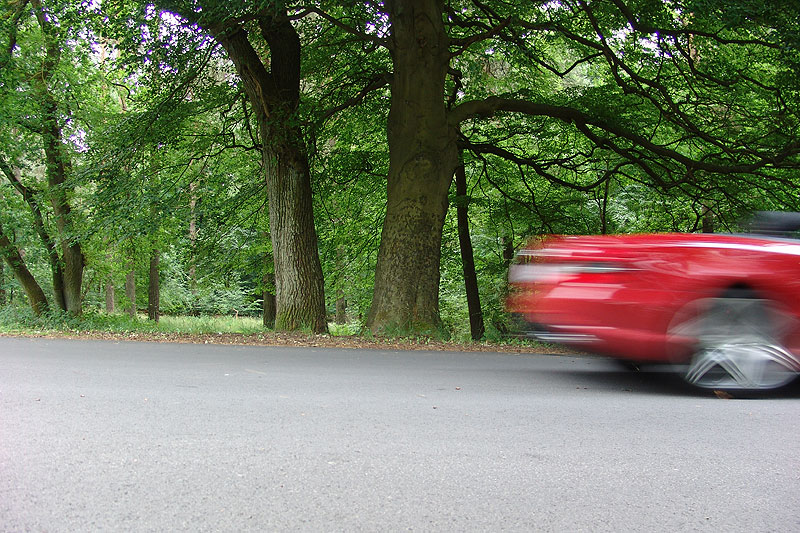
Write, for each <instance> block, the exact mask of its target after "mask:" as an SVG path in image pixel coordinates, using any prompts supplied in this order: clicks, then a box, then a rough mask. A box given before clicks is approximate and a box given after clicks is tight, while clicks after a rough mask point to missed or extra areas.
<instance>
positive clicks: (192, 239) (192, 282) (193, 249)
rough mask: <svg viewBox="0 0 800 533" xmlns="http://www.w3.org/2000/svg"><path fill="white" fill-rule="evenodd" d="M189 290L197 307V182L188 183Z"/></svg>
mask: <svg viewBox="0 0 800 533" xmlns="http://www.w3.org/2000/svg"><path fill="white" fill-rule="evenodd" d="M189 254H190V255H189V290H190V291H191V293H192V299H193V301H192V306H193V307H194V308H195V309H197V182H196V181H192V182H191V183H190V184H189Z"/></svg>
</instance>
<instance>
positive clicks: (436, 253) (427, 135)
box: [367, 0, 458, 334]
mask: <svg viewBox="0 0 800 533" xmlns="http://www.w3.org/2000/svg"><path fill="white" fill-rule="evenodd" d="M386 6H387V7H388V11H389V18H390V22H391V24H392V60H393V67H394V76H393V80H392V103H391V108H390V111H389V123H388V130H387V134H388V141H389V176H388V198H387V207H386V218H385V220H384V223H383V231H382V233H381V244H380V250H379V252H378V263H377V266H376V271H375V288H374V292H373V297H372V306H371V308H370V312H369V315H368V317H367V327H369V328H370V330H372V331H373V332H374V333H387V332H391V333H422V334H430V333H439V332H440V328H441V319H440V317H439V259H440V256H441V241H442V228H443V226H444V219H445V215H446V213H447V193H448V190H449V187H450V181H451V180H452V177H453V172H454V170H455V168H456V166H457V164H458V151H457V147H456V140H457V136H456V133H457V132H456V130H455V129H454V128H452V127H450V126H449V125H448V122H447V114H446V107H445V102H444V83H445V77H446V74H447V69H448V66H449V60H450V51H449V48H448V38H447V34H446V33H445V28H444V25H443V22H442V12H441V7H440V6H439V4H438V2H437V1H436V0H411V1H406V2H401V1H396V0H393V1H387V2H386Z"/></svg>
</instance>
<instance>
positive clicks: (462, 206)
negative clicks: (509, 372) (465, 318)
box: [455, 163, 486, 341]
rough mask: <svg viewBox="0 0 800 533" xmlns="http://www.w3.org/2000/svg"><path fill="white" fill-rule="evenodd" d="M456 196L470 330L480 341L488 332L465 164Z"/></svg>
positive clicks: (459, 173)
mask: <svg viewBox="0 0 800 533" xmlns="http://www.w3.org/2000/svg"><path fill="white" fill-rule="evenodd" d="M455 177H456V194H457V195H458V197H459V203H458V204H457V205H456V217H457V219H458V243H459V245H460V247H461V265H462V268H463V271H464V289H465V291H466V293H467V310H468V312H469V330H470V334H471V335H472V339H473V340H476V341H477V340H480V339H482V338H483V334H484V333H485V332H486V329H485V326H484V324H483V311H482V310H481V297H480V293H479V291H478V276H477V274H476V273H475V257H474V255H473V251H472V239H471V238H470V235H469V216H468V215H469V213H468V209H469V207H468V198H467V175H466V170H465V169H464V164H463V163H462V164H460V165H458V167H457V168H456V174H455Z"/></svg>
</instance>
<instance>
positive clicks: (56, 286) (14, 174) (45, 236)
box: [0, 159, 67, 311]
mask: <svg viewBox="0 0 800 533" xmlns="http://www.w3.org/2000/svg"><path fill="white" fill-rule="evenodd" d="M0 167H2V170H3V173H4V174H5V175H6V177H7V178H8V181H9V182H10V183H11V185H13V186H14V188H15V189H16V190H17V192H19V194H20V195H21V196H22V199H23V200H25V203H26V204H28V208H29V209H30V210H31V215H33V228H34V229H35V230H36V233H37V234H38V235H39V238H40V239H41V241H42V244H43V245H44V247H45V249H46V250H47V260H48V262H49V263H50V270H51V273H52V277H53V295H54V296H55V300H56V305H57V306H58V308H59V309H61V310H62V311H66V310H67V304H66V302H65V301H64V273H63V272H62V268H61V258H60V257H59V256H58V249H57V247H56V243H55V241H54V240H53V238H52V237H51V235H50V233H49V232H48V231H47V228H46V227H45V223H44V217H43V216H42V210H41V207H40V205H39V198H38V195H37V192H36V191H35V190H33V189H31V188H30V187H28V186H26V185H25V184H23V183H22V173H21V171H20V169H19V168H18V167H17V166H16V165H14V166H13V167H12V166H11V165H9V164H8V163H7V162H6V161H4V160H2V159H0Z"/></svg>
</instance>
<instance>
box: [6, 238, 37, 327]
mask: <svg viewBox="0 0 800 533" xmlns="http://www.w3.org/2000/svg"><path fill="white" fill-rule="evenodd" d="M0 256H2V258H3V260H5V262H6V263H7V264H8V266H9V268H11V271H12V272H13V273H14V276H15V277H16V278H17V281H19V284H20V285H21V286H22V290H24V291H25V294H26V295H27V296H28V303H29V304H30V306H31V309H33V313H34V314H35V315H36V316H39V315H41V314H42V313H43V312H45V311H47V310H48V308H49V307H48V304H47V297H46V296H45V295H44V291H42V287H41V286H40V285H39V283H37V281H36V279H35V278H34V277H33V274H31V272H30V270H28V267H27V266H26V265H25V260H24V259H22V256H21V255H20V253H19V251H18V250H17V248H16V247H15V246H14V245H13V244H12V243H11V241H10V240H9V239H8V237H6V236H5V234H3V228H2V227H0Z"/></svg>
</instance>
